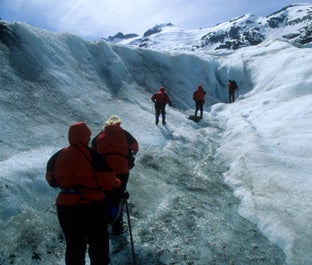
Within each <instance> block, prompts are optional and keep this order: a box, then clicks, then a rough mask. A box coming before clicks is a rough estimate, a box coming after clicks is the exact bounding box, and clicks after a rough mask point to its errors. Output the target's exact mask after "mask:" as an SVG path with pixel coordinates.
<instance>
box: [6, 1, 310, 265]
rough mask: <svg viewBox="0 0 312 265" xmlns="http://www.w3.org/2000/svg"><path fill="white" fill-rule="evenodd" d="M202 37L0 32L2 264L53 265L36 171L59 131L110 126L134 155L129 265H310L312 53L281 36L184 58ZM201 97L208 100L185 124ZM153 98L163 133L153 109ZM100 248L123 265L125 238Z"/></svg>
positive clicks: (58, 143) (59, 255)
mask: <svg viewBox="0 0 312 265" xmlns="http://www.w3.org/2000/svg"><path fill="white" fill-rule="evenodd" d="M299 6H301V8H303V7H307V5H296V6H294V7H292V8H295V7H298V8H299ZM303 9H304V8H303ZM285 10H288V9H287V8H286V9H285ZM285 10H284V11H281V12H285ZM292 10H295V9H292ZM288 11H289V10H288ZM288 11H287V12H288ZM301 13H302V12H301ZM277 14H281V13H280V12H279V13H277ZM277 14H275V15H272V16H276V15H277ZM288 14H290V12H288ZM296 14H299V11H298V12H297V11H296ZM246 17H247V16H244V18H246ZM241 19H242V20H243V17H242V18H241ZM239 20H240V19H238V20H236V22H237V21H239ZM231 23H232V24H231ZM233 23H235V21H232V22H227V23H225V24H229V25H234V24H233ZM297 25H299V24H297ZM219 26H220V27H221V28H223V29H224V28H225V26H224V25H222V26H221V24H220V25H219ZM229 28H230V27H229ZM288 29H289V28H288ZM205 30H206V31H207V32H205V33H204V34H203V32H204V31H205ZM272 30H273V28H272ZM275 30H276V34H277V33H279V34H281V35H280V36H284V35H287V34H286V31H284V28H283V27H277V28H275ZM155 31H160V32H158V33H153V32H155ZM280 31H282V32H280ZM287 32H288V33H289V30H287ZM208 33H209V29H202V30H194V31H189V32H186V31H184V30H183V29H179V28H177V27H175V26H173V25H170V24H166V25H160V26H159V27H156V28H155V29H153V31H149V34H148V36H147V38H149V39H153V38H154V37H155V38H154V39H153V42H154V44H155V45H154V46H152V45H151V46H148V47H152V48H153V49H142V48H137V47H136V46H131V47H129V46H128V45H120V44H115V43H110V42H106V41H103V40H101V41H98V42H89V41H86V40H83V39H81V38H79V37H77V36H74V35H71V34H68V33H53V32H49V31H46V30H43V29H39V28H35V27H32V26H30V25H27V24H25V23H20V22H16V23H8V22H6V21H0V66H1V67H0V84H1V86H0V92H1V93H0V103H1V104H0V128H1V134H0V264H1V265H11V264H14V265H51V264H57V265H63V264H64V247H65V246H64V237H63V235H62V232H61V230H60V227H59V224H58V221H57V216H56V211H55V206H54V200H55V197H56V194H57V193H58V190H55V189H52V188H51V187H49V186H48V184H47V183H46V181H45V170H46V168H45V167H46V162H47V160H48V159H49V157H50V156H51V155H52V154H53V153H54V152H56V151H57V150H59V149H60V148H62V147H64V146H66V145H67V144H68V140H67V131H68V127H69V125H70V124H72V123H73V122H76V121H84V122H86V123H87V124H88V125H89V127H90V128H91V130H92V136H95V135H96V134H97V133H98V132H99V130H101V128H102V125H103V123H104V122H105V121H106V120H107V118H108V117H109V116H110V115H111V114H117V115H119V116H120V117H121V119H122V126H123V127H124V128H125V129H127V130H128V131H129V132H130V133H131V134H133V135H134V136H135V137H136V138H137V140H138V141H139V144H140V151H139V153H138V155H137V157H136V166H135V167H134V169H133V170H132V171H131V176H130V179H129V184H128V190H129V192H130V199H129V210H130V217H131V220H132V232H133V239H134V250H135V256H136V264H137V265H145V264H150V265H158V264H179V265H180V264H181V265H189V264H193V265H212V264H214V265H225V264H239V265H250V264H252V265H310V264H311V261H312V253H311V249H312V225H311V219H312V208H311V205H312V177H311V176H312V168H311V150H312V145H311V143H312V128H311V120H312V104H311V103H312V66H311V60H312V52H311V47H310V46H309V45H298V44H296V45H293V42H292V41H288V40H287V41H286V40H285V39H283V38H282V37H278V38H267V39H265V40H263V41H262V42H261V43H259V44H258V45H256V46H253V45H250V46H247V47H242V48H240V49H237V50H231V49H218V50H214V51H212V50H209V49H208V50H209V52H208V50H206V51H205V49H204V48H203V49H195V50H194V51H193V52H189V50H191V49H192V47H193V45H194V42H193V41H194V39H195V38H194V36H195V35H196V36H198V39H197V40H200V38H201V37H203V36H204V35H205V34H208ZM156 37H157V38H156ZM156 41H157V42H156ZM137 46H138V45H137ZM186 47H188V49H189V50H188V52H185V51H186V50H187V49H186ZM154 48H157V49H158V48H159V50H155V49H154ZM164 48H166V49H167V51H163V49H164ZM168 49H170V50H168ZM228 79H235V80H236V81H237V83H238V86H239V91H238V93H239V95H237V96H238V99H237V100H236V102H235V103H233V104H227V90H226V84H227V81H228ZM198 84H202V85H203V87H204V89H205V90H206V91H207V96H206V103H205V111H204V118H203V119H202V120H201V121H200V122H199V123H194V122H192V121H191V120H188V119H187V117H188V116H189V115H190V114H193V113H194V102H193V100H192V94H193V92H194V90H195V89H196V88H197V85H198ZM161 85H164V86H165V87H166V90H167V93H168V94H169V96H170V97H171V100H172V103H173V107H172V108H169V107H168V108H167V125H166V126H162V125H160V126H156V125H155V117H154V108H153V105H152V102H151V100H150V98H151V95H152V94H153V93H154V92H155V91H156V90H158V89H159V87H160V86H161ZM110 246H111V259H112V264H113V265H121V264H122V265H129V264H132V255H131V254H132V253H131V248H130V243H129V237H128V234H124V235H123V236H121V237H117V238H116V237H111V239H110ZM87 264H89V263H88V259H87Z"/></svg>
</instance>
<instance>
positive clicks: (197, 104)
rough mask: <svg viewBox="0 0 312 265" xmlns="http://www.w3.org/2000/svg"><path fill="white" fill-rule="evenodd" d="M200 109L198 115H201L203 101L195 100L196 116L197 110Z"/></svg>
mask: <svg viewBox="0 0 312 265" xmlns="http://www.w3.org/2000/svg"><path fill="white" fill-rule="evenodd" d="M198 111H200V117H201V118H202V117H203V111H204V102H203V101H195V116H197V112H198Z"/></svg>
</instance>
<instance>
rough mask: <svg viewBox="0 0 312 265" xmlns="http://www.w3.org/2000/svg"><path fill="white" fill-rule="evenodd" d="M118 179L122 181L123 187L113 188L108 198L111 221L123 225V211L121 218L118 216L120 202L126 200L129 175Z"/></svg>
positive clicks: (120, 176) (119, 176)
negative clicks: (125, 193) (125, 194)
mask: <svg viewBox="0 0 312 265" xmlns="http://www.w3.org/2000/svg"><path fill="white" fill-rule="evenodd" d="M117 178H119V179H120V180H121V181H122V185H121V186H120V187H118V188H113V190H112V191H110V192H106V197H107V203H108V208H109V212H110V221H116V222H119V223H121V222H122V221H123V209H122V210H121V213H120V215H119V217H118V218H116V216H117V213H118V212H119V206H120V202H121V200H122V199H123V198H124V192H125V191H126V190H127V183H128V179H129V174H118V175H117Z"/></svg>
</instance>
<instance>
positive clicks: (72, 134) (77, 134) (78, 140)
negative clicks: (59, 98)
mask: <svg viewBox="0 0 312 265" xmlns="http://www.w3.org/2000/svg"><path fill="white" fill-rule="evenodd" d="M90 137H91V130H90V129H89V127H88V126H87V125H86V124H85V123H84V122H81V121H80V122H76V123H74V124H72V125H70V127H69V130H68V141H69V143H70V144H71V145H74V144H84V145H88V143H89V141H90Z"/></svg>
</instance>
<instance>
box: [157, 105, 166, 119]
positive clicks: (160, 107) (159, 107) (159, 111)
mask: <svg viewBox="0 0 312 265" xmlns="http://www.w3.org/2000/svg"><path fill="white" fill-rule="evenodd" d="M165 108H166V104H157V103H156V104H155V112H156V113H155V114H156V121H155V122H156V124H158V122H159V116H160V114H161V118H162V123H166V109H165Z"/></svg>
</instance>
